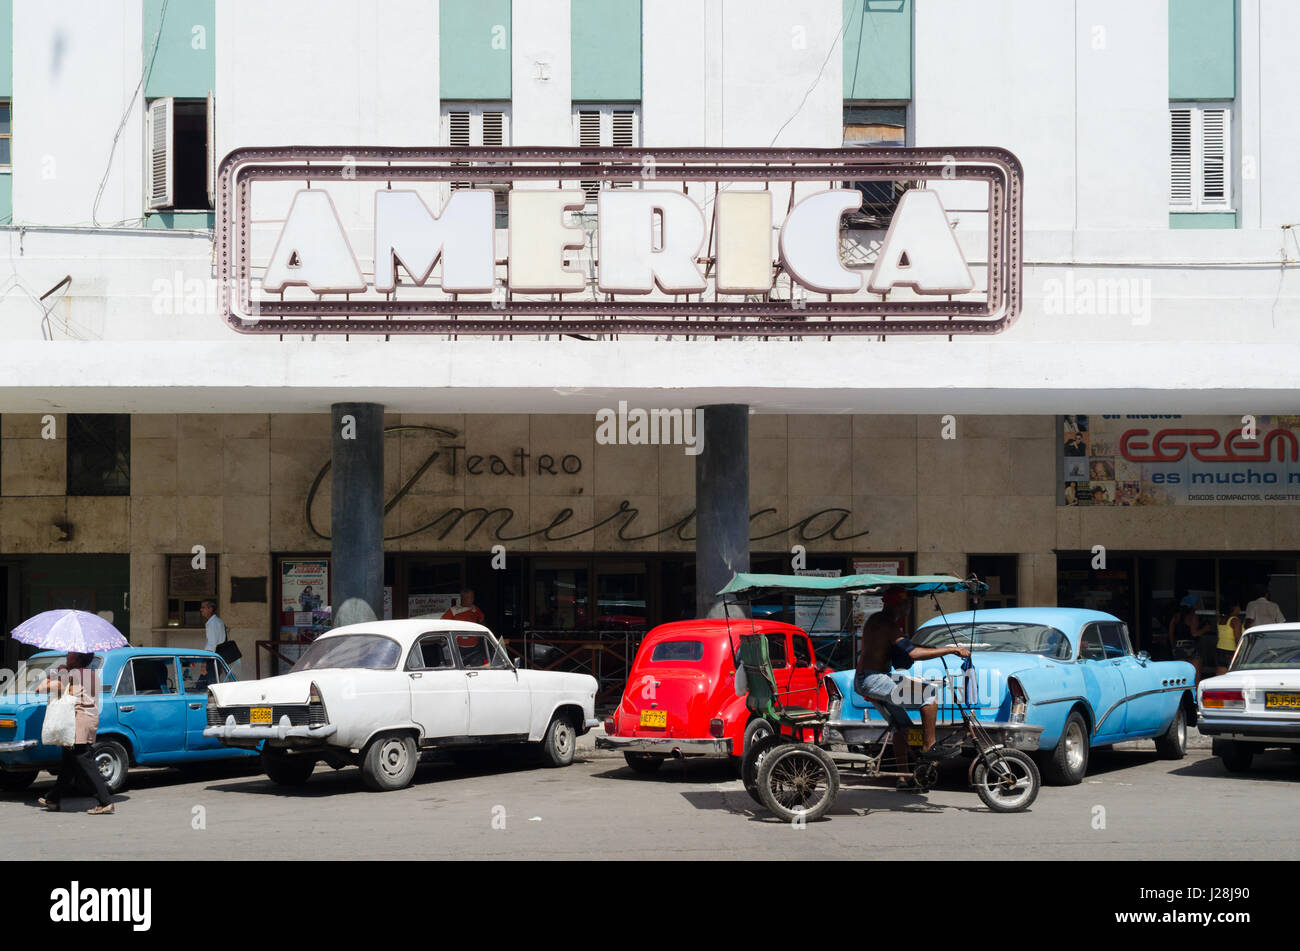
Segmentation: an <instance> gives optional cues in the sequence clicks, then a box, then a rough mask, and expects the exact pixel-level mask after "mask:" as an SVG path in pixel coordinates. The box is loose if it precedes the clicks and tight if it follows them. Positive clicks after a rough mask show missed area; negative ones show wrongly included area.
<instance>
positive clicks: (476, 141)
mask: <svg viewBox="0 0 1300 951" xmlns="http://www.w3.org/2000/svg"><path fill="white" fill-rule="evenodd" d="M442 128H443V133H442V135H443V144H444V145H450V146H453V147H459V148H493V147H500V146H506V145H509V144H510V107H509V105H508V104H506V103H453V104H449V105H445V106H443V109H442ZM456 164H462V163H456ZM463 164H465V165H468V164H469V163H468V162H465V163H463ZM451 187H452V189H460V188H471V187H478V188H490V189H491V190H492V191H493V192H495V198H496V210H497V226H498V227H505V222H506V207H507V204H506V196H507V195H508V194H509V185H507V184H506V183H504V182H502V183H499V184H498V183H495V182H488V183H480V184H478V185H477V186H475V185H474V184H473V183H471V182H467V181H466V182H452V183H451Z"/></svg>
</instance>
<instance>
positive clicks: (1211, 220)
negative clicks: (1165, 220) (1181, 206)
mask: <svg viewBox="0 0 1300 951" xmlns="http://www.w3.org/2000/svg"><path fill="white" fill-rule="evenodd" d="M1169 227H1170V228H1235V227H1237V213H1236V212H1235V211H1187V212H1171V213H1170V215H1169Z"/></svg>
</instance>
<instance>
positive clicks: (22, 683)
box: [0, 654, 104, 694]
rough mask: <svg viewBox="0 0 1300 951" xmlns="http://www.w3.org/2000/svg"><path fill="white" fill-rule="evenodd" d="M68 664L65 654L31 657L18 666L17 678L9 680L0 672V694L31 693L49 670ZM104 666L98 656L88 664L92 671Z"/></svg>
mask: <svg viewBox="0 0 1300 951" xmlns="http://www.w3.org/2000/svg"><path fill="white" fill-rule="evenodd" d="M67 662H68V655H67V654H50V655H47V656H45V657H31V658H28V659H27V660H26V661H24V662H23V663H21V664H19V665H18V676H17V678H16V679H13V680H10V679H9V678H7V677H6V676H5V673H6V672H5V671H0V693H10V694H11V693H15V692H17V693H31V692H32V689H33V688H34V687H35V686H36V685H37V684H39V683H40V682H41V681H42V680H44V679H45V678H46V676H48V675H49V672H50V671H51V670H54V669H56V668H58V667H62V666H63V665H65V664H66V663H67ZM103 666H104V658H103V657H100V656H99V655H98V654H96V655H95V659H94V660H92V661H91V662H90V667H91V669H92V670H99V669H100V668H101V667H103Z"/></svg>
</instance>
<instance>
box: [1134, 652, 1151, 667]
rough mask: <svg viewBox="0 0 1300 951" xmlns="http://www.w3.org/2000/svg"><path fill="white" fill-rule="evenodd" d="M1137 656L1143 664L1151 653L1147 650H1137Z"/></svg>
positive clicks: (1149, 657)
mask: <svg viewBox="0 0 1300 951" xmlns="http://www.w3.org/2000/svg"><path fill="white" fill-rule="evenodd" d="M1137 656H1138V661H1139V662H1140V663H1143V664H1145V663H1146V662H1147V661H1149V660H1150V659H1151V655H1150V654H1149V653H1148V652H1147V651H1138V655H1137Z"/></svg>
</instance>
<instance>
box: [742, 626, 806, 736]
mask: <svg viewBox="0 0 1300 951" xmlns="http://www.w3.org/2000/svg"><path fill="white" fill-rule="evenodd" d="M740 663H741V666H742V667H743V668H744V670H745V683H746V686H747V688H748V690H747V692H746V694H745V707H746V708H747V709H748V710H749V712H750V713H753V714H756V715H757V716H761V717H763V718H764V719H767V720H770V721H772V722H773V723H779V724H783V725H785V726H808V725H809V724H813V725H816V724H821V723H825V722H826V719H827V715H826V712H825V711H823V710H812V709H809V708H808V707H795V706H787V705H782V704H780V703H778V692H777V687H776V676H775V675H774V674H773V673H772V658H771V655H770V654H769V653H768V647H767V635H765V634H742V635H740Z"/></svg>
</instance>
